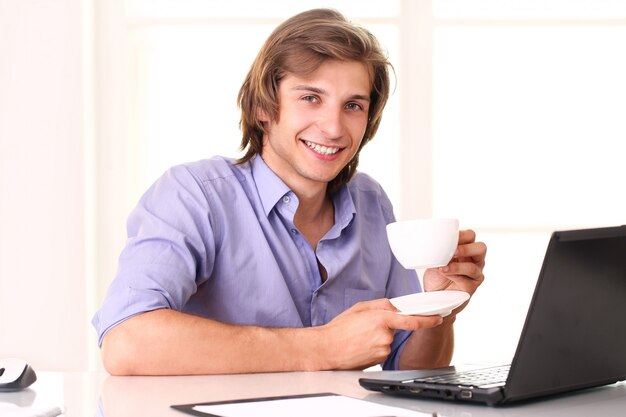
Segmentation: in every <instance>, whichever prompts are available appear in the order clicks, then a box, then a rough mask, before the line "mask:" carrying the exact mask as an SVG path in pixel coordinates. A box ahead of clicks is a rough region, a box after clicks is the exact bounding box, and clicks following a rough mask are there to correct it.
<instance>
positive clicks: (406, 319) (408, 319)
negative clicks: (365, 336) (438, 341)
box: [387, 313, 443, 330]
mask: <svg viewBox="0 0 626 417" xmlns="http://www.w3.org/2000/svg"><path fill="white" fill-rule="evenodd" d="M441 323H443V317H441V316H408V315H402V314H396V313H393V314H389V315H388V316H387V327H389V328H390V329H394V330H420V329H430V328H432V327H437V326H439V325H440V324H441Z"/></svg>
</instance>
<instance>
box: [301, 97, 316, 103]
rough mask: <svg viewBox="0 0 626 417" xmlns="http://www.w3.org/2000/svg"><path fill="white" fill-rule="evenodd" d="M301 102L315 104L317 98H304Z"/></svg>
mask: <svg viewBox="0 0 626 417" xmlns="http://www.w3.org/2000/svg"><path fill="white" fill-rule="evenodd" d="M302 100H303V101H307V102H309V103H315V102H316V101H317V97H315V96H304V97H302Z"/></svg>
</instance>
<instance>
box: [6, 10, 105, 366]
mask: <svg viewBox="0 0 626 417" xmlns="http://www.w3.org/2000/svg"><path fill="white" fill-rule="evenodd" d="M82 13H83V9H82V2H81V1H80V0H46V1H36V0H0V357H8V356H17V357H21V358H24V359H26V360H27V361H30V362H31V363H32V365H33V366H35V368H37V369H38V370H42V369H43V370H56V369H65V370H80V369H85V368H86V367H87V366H88V354H87V349H86V344H87V343H88V342H87V341H88V336H93V335H88V334H87V332H88V325H87V320H86V317H87V314H86V310H87V308H88V307H87V306H88V304H89V302H88V297H86V292H87V283H86V279H85V272H86V268H85V258H86V255H87V254H86V253H85V251H86V250H85V248H86V245H85V243H86V242H85V208H84V207H85V193H84V191H83V190H84V189H85V187H84V181H85V175H84V168H83V166H84V165H83V163H84V158H85V156H84V155H85V148H84V146H85V145H84V143H85V142H84V141H83V135H84V130H85V129H84V124H83V122H84V120H85V114H84V111H85V110H84V108H85V107H84V95H85V91H84V88H83V81H84V80H83V64H82V61H83V55H82V53H83V52H82V50H83V44H82V42H83V39H84V38H83V27H82V18H81V14H82ZM86 108H88V107H86ZM87 247H88V245H87Z"/></svg>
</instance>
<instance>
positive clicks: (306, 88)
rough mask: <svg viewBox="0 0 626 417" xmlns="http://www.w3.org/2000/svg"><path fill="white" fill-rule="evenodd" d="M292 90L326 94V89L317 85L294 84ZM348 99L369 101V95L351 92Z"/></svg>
mask: <svg viewBox="0 0 626 417" xmlns="http://www.w3.org/2000/svg"><path fill="white" fill-rule="evenodd" d="M292 90H294V91H310V92H312V93H316V94H320V95H326V94H328V93H327V91H326V90H324V89H323V88H319V87H313V86H312V85H304V84H302V85H296V86H294V87H293V88H292ZM348 98H349V99H350V100H364V101H367V102H369V101H370V96H369V95H363V94H353V95H351V96H350V97H348Z"/></svg>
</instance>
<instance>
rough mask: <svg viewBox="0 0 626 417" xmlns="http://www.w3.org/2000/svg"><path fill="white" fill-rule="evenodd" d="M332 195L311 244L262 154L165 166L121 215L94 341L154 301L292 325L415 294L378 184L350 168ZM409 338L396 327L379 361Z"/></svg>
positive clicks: (394, 356)
mask: <svg viewBox="0 0 626 417" xmlns="http://www.w3.org/2000/svg"><path fill="white" fill-rule="evenodd" d="M332 200H333V204H334V207H335V224H334V225H333V227H332V228H331V229H330V230H329V231H328V233H326V235H325V236H324V237H323V238H322V239H321V240H320V242H319V243H318V245H317V250H316V251H314V250H313V248H312V247H311V245H309V243H308V242H307V241H306V239H305V238H304V236H303V235H301V234H300V232H299V231H298V230H297V228H296V227H295V226H294V223H293V219H294V214H295V212H296V209H297V207H298V198H297V197H296V195H295V194H294V193H293V192H292V191H291V190H290V189H289V188H288V187H287V185H285V183H284V182H283V181H282V180H281V179H280V178H279V177H278V176H277V175H276V174H274V172H272V171H271V170H270V168H269V167H268V166H267V165H266V164H265V162H264V161H263V159H262V158H261V157H259V156H257V157H255V158H253V159H252V160H251V161H250V162H249V163H246V164H242V165H235V164H234V162H233V161H232V160H230V159H226V158H222V157H214V158H212V159H210V160H203V161H198V162H195V163H189V164H185V165H180V166H176V167H173V168H171V169H170V170H168V171H167V172H166V173H165V174H164V175H163V176H162V177H161V178H160V179H158V180H157V182H156V183H155V184H154V185H152V187H150V189H149V190H148V191H147V192H146V193H145V194H144V195H143V197H142V198H141V200H140V201H139V203H138V205H137V207H136V208H135V209H134V210H133V212H132V213H131V214H130V217H129V219H128V225H127V227H128V240H127V242H126V247H125V248H124V250H123V251H122V254H121V255H120V259H119V269H118V273H117V276H116V277H115V279H114V280H113V282H112V283H111V286H110V288H109V291H108V294H107V296H106V299H105V300H104V303H103V304H102V307H101V308H100V310H99V311H98V312H97V313H96V314H95V316H94V318H93V325H94V326H95V328H96V330H97V332H98V336H99V343H100V344H101V343H102V338H103V336H104V334H105V333H106V332H107V331H108V330H109V329H110V328H111V327H113V326H115V325H116V324H118V323H120V322H122V321H124V320H126V319H128V318H130V317H132V316H134V315H137V314H139V313H142V312H146V311H151V310H155V309H160V308H171V309H175V310H179V311H183V312H187V313H192V314H196V315H200V316H204V317H208V318H211V319H215V320H219V321H222V322H225V323H232V324H244V325H258V326H270V327H289V328H295V327H307V326H320V325H323V324H325V323H328V322H329V321H331V320H332V319H333V318H334V317H335V316H337V315H338V314H340V313H341V312H343V311H344V310H346V309H347V308H349V307H350V306H352V305H353V304H355V303H357V302H359V301H365V300H373V299H377V298H382V297H387V298H391V297H396V296H400V295H405V294H409V293H413V292H417V291H421V289H420V285H419V281H418V279H417V276H416V274H415V272H414V271H407V270H405V269H404V268H403V267H402V266H401V265H400V264H399V263H398V262H397V261H396V259H395V258H394V257H393V255H392V253H391V250H390V248H389V243H388V241H387V235H386V232H385V226H386V224H387V223H390V222H392V221H394V215H393V209H392V206H391V203H390V201H389V199H388V198H387V196H386V195H385V193H384V191H383V190H382V188H381V187H380V185H379V184H378V183H377V182H375V181H374V180H373V179H372V178H370V177H369V176H367V175H365V174H362V173H357V174H356V175H355V176H354V177H353V179H352V180H351V181H350V183H349V184H348V185H347V186H344V187H342V188H341V189H340V190H338V191H337V192H336V193H335V194H333V197H332ZM318 260H319V262H320V263H321V264H322V265H323V266H324V268H325V269H326V271H327V273H328V278H327V280H326V281H325V282H322V279H321V276H320V272H319V268H318V265H317V262H318ZM408 335H409V332H406V331H398V332H396V336H395V339H394V342H393V344H392V353H391V354H390V355H389V357H388V358H387V360H386V362H385V364H384V368H385V369H396V368H397V362H398V358H399V352H400V351H401V348H402V347H403V346H404V342H405V341H406V338H407V337H408Z"/></svg>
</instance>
